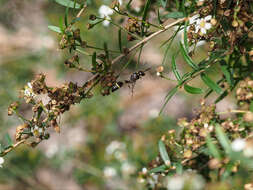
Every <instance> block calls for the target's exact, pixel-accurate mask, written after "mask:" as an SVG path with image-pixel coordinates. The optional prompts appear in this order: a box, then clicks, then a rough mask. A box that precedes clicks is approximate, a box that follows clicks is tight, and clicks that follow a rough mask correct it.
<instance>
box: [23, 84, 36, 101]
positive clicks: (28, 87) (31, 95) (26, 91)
mask: <svg viewBox="0 0 253 190" xmlns="http://www.w3.org/2000/svg"><path fill="white" fill-rule="evenodd" d="M24 96H26V97H27V98H34V97H35V94H34V92H33V87H32V84H31V83H30V82H28V83H27V85H26V86H25V89H24Z"/></svg>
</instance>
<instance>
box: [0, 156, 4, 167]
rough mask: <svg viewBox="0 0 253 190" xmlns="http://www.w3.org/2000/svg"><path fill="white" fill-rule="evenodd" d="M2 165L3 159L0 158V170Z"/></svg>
mask: <svg viewBox="0 0 253 190" xmlns="http://www.w3.org/2000/svg"><path fill="white" fill-rule="evenodd" d="M3 163H4V158H3V157H0V168H2V167H3Z"/></svg>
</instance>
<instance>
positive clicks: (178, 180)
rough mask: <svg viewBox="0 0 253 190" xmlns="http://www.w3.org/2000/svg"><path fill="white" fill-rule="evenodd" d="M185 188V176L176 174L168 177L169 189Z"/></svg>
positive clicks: (178, 189)
mask: <svg viewBox="0 0 253 190" xmlns="http://www.w3.org/2000/svg"><path fill="white" fill-rule="evenodd" d="M183 188H184V178H183V177H182V176H174V177H170V178H169V179H168V183H167V189H168V190H181V189H183Z"/></svg>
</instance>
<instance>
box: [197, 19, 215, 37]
mask: <svg viewBox="0 0 253 190" xmlns="http://www.w3.org/2000/svg"><path fill="white" fill-rule="evenodd" d="M211 19H212V16H211V15H208V16H206V17H205V18H200V19H197V21H196V31H195V32H199V31H200V34H206V32H207V30H209V29H210V28H212V24H211V23H210V22H209V21H210V20H211Z"/></svg>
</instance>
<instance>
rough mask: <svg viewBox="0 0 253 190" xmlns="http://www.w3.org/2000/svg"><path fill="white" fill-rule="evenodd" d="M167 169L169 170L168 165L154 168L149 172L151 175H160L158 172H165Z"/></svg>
mask: <svg viewBox="0 0 253 190" xmlns="http://www.w3.org/2000/svg"><path fill="white" fill-rule="evenodd" d="M166 169H168V167H167V166H166V165H164V164H163V165H161V166H158V167H156V168H153V169H151V170H150V171H149V173H158V172H164V171H165V170H166Z"/></svg>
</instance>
